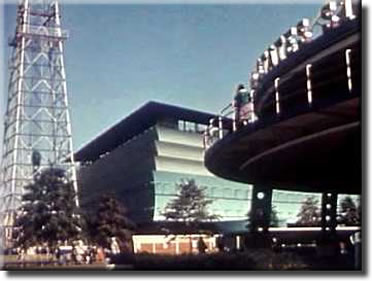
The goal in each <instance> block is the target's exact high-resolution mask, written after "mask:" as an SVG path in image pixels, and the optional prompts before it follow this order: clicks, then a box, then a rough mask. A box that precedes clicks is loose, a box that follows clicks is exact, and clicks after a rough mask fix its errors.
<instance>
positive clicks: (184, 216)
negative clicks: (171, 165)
mask: <svg viewBox="0 0 372 281" xmlns="http://www.w3.org/2000/svg"><path fill="white" fill-rule="evenodd" d="M177 189H178V195H177V197H176V198H175V199H173V200H172V201H170V202H168V204H167V205H166V207H165V210H164V212H163V216H165V219H166V220H167V221H177V222H182V223H184V224H185V225H186V226H190V227H192V228H193V230H197V227H198V226H199V225H200V223H201V222H205V221H212V220H217V219H218V216H216V215H211V214H209V212H208V205H209V204H211V203H212V200H207V199H206V198H205V188H203V187H199V186H198V185H197V184H196V183H195V181H194V180H193V179H191V180H183V181H182V182H181V183H179V184H177Z"/></svg>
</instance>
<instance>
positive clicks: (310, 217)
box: [296, 196, 321, 226]
mask: <svg viewBox="0 0 372 281" xmlns="http://www.w3.org/2000/svg"><path fill="white" fill-rule="evenodd" d="M318 203H319V201H318V200H317V199H316V198H315V197H314V196H310V197H307V198H306V199H305V201H303V202H302V206H301V210H300V212H299V213H298V214H297V217H298V220H297V222H296V224H297V225H301V226H319V224H320V220H321V211H320V208H319V207H318Z"/></svg>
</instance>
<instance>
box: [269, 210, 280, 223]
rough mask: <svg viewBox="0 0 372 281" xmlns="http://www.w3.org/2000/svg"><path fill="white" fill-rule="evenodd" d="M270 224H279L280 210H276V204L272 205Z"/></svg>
mask: <svg viewBox="0 0 372 281" xmlns="http://www.w3.org/2000/svg"><path fill="white" fill-rule="evenodd" d="M270 226H274V227H277V226H279V217H278V211H277V210H276V207H275V206H272V207H271V213H270Z"/></svg>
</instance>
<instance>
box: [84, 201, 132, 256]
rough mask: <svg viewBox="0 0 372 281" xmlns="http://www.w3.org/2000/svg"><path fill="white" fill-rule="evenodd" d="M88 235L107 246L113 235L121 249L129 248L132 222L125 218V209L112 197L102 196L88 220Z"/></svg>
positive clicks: (101, 244)
mask: <svg viewBox="0 0 372 281" xmlns="http://www.w3.org/2000/svg"><path fill="white" fill-rule="evenodd" d="M89 226H90V227H89V228H90V236H91V237H92V240H93V241H95V242H96V243H97V244H98V245H100V246H102V247H104V248H109V247H110V238H111V237H115V238H116V239H117V240H118V242H119V246H120V248H121V250H122V251H128V250H130V248H131V239H132V232H133V230H134V229H135V225H134V223H133V222H132V221H131V220H129V219H128V218H127V209H126V208H125V207H124V206H123V205H122V204H121V203H120V202H119V201H118V200H117V199H116V198H115V197H114V195H104V196H102V198H101V200H100V202H99V205H98V209H97V213H96V216H94V219H91V220H89Z"/></svg>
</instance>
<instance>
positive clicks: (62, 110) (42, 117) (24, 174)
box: [0, 0, 78, 241]
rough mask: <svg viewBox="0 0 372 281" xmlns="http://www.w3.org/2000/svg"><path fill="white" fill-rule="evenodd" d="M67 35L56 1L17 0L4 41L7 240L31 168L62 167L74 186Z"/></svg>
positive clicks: (2, 208)
mask: <svg viewBox="0 0 372 281" xmlns="http://www.w3.org/2000/svg"><path fill="white" fill-rule="evenodd" d="M66 38H67V32H66V31H64V30H62V29H61V22H60V10H59V5H58V3H57V1H52V0H49V1H48V0H38V1H30V0H22V1H20V3H19V4H18V10H17V24H16V31H15V36H14V38H13V39H12V40H10V42H9V45H10V46H11V47H12V54H11V58H10V63H9V65H10V78H9V87H8V100H7V108H6V113H5V119H4V141H3V157H2V177H3V178H2V185H1V190H0V196H1V198H0V200H1V201H0V214H1V217H0V219H1V223H2V226H3V230H4V231H5V232H4V234H3V235H5V238H6V241H7V240H9V239H10V238H11V233H12V225H13V223H14V219H15V215H16V211H17V208H18V207H19V206H20V205H21V199H22V194H23V192H24V190H23V188H24V186H25V185H27V184H29V183H30V182H31V181H32V179H33V176H34V175H35V173H38V172H40V171H41V170H43V169H45V168H47V167H50V166H51V165H53V167H59V168H63V169H65V170H66V172H67V175H68V177H69V178H70V180H72V182H73V184H74V188H75V191H77V185H76V170H75V165H74V164H75V163H74V159H73V148H72V138H71V123H70V116H69V110H68V99H67V87H66V74H65V67H64V60H63V44H64V41H65V39H66ZM35 162H37V164H36V163H35ZM76 204H78V201H77V200H76Z"/></svg>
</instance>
